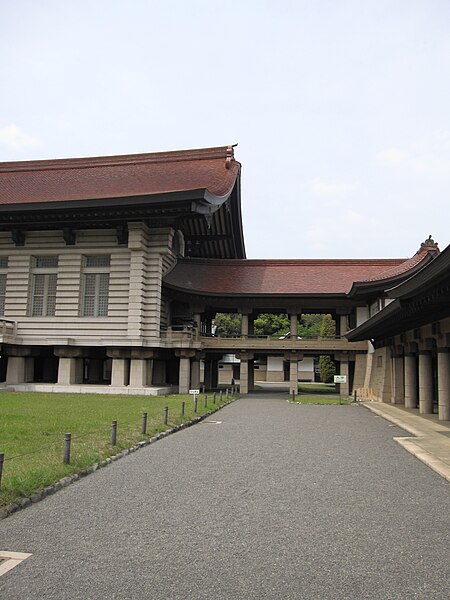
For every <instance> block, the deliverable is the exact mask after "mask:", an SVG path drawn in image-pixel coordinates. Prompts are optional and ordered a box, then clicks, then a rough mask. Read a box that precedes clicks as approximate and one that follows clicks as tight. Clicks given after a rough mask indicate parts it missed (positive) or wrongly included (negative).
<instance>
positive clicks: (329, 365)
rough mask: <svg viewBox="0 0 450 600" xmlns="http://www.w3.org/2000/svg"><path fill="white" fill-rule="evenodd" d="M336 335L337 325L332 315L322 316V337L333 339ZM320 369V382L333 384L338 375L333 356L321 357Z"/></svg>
mask: <svg viewBox="0 0 450 600" xmlns="http://www.w3.org/2000/svg"><path fill="white" fill-rule="evenodd" d="M335 333H336V323H335V321H334V320H333V319H332V317H331V315H322V322H321V324H320V336H321V337H331V336H334V335H335ZM319 369H320V381H322V382H323V383H331V382H332V381H333V377H334V375H335V374H336V365H335V364H334V361H333V360H332V359H331V356H327V355H324V356H320V357H319Z"/></svg>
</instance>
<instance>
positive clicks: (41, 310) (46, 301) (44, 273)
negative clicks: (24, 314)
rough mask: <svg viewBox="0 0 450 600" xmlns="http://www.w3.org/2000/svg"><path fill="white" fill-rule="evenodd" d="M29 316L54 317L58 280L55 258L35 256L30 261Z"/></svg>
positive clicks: (56, 258) (56, 259) (56, 260)
mask: <svg viewBox="0 0 450 600" xmlns="http://www.w3.org/2000/svg"><path fill="white" fill-rule="evenodd" d="M32 269H33V271H32V288H31V311H30V312H31V316H32V317H54V316H55V309H56V285H57V278H58V257H57V256H35V257H33V261H32Z"/></svg>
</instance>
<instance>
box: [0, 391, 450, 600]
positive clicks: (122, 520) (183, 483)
mask: <svg viewBox="0 0 450 600" xmlns="http://www.w3.org/2000/svg"><path fill="white" fill-rule="evenodd" d="M405 435H408V434H407V433H406V432H405V431H402V430H401V429H400V428H399V427H397V426H396V425H394V424H393V423H390V422H389V421H387V420H385V419H382V418H380V417H379V416H378V415H376V414H373V413H371V412H369V411H368V410H366V409H365V408H363V407H362V406H305V405H297V404H289V403H287V402H286V401H285V400H284V399H282V398H281V397H276V395H270V396H267V395H264V396H260V397H258V396H248V397H246V398H243V399H241V400H239V401H238V402H235V403H234V404H231V405H229V406H227V407H226V408H225V409H223V410H222V411H219V412H218V413H216V414H215V415H214V416H213V417H210V418H209V419H207V420H206V421H204V422H203V423H201V424H198V425H196V426H194V427H191V428H189V429H186V430H183V431H181V432H179V433H177V434H175V435H172V436H169V437H167V438H165V439H163V440H161V441H160V442H158V443H156V444H154V445H151V446H147V447H146V448H144V449H142V450H140V451H139V452H136V453H134V454H131V455H130V456H127V457H126V458H124V459H122V460H120V461H118V462H115V463H113V464H112V465H111V466H109V467H107V468H105V469H101V470H99V471H97V472H96V473H94V474H93V475H91V476H89V477H86V478H84V479H82V480H81V481H79V482H77V483H75V484H74V485H72V486H69V487H68V488H65V489H63V490H62V491H61V492H58V493H57V494H55V495H53V496H50V497H48V498H46V499H45V500H44V501H43V502H40V503H39V504H36V505H33V506H31V507H30V508H28V509H26V510H24V511H20V512H18V513H15V514H14V515H12V516H11V517H9V518H8V519H5V520H3V521H1V522H0V550H8V551H12V552H25V553H27V552H30V553H32V556H31V557H30V558H28V559H26V560H24V561H23V562H22V563H20V564H19V566H17V567H16V568H14V569H12V570H11V571H9V572H8V573H6V575H4V576H3V577H0V598H2V599H3V598H5V600H6V599H8V600H37V599H39V600H41V599H58V600H66V599H67V600H69V599H70V600H77V599H82V600H86V599H88V600H109V599H120V600H138V599H147V598H158V599H167V600H178V599H180V600H181V599H183V600H184V599H208V600H222V599H223V600H225V599H226V600H235V599H236V600H237V599H245V600H247V599H257V600H269V599H270V600H273V599H278V598H282V599H288V600H291V599H292V600H294V599H295V600H299V599H300V600H302V599H305V600H335V599H336V600H338V599H339V600H341V599H352V600H353V599H355V600H364V599H374V600H375V599H376V600H380V599H383V600H384V599H388V600H397V599H398V600H400V599H401V600H409V599H413V598H414V599H423V600H438V599H439V600H444V599H445V600H447V598H448V589H449V587H450V574H449V558H448V550H449V548H448V533H449V520H448V519H449V509H450V486H449V483H448V482H447V481H446V480H445V479H444V478H442V477H440V476H438V475H437V474H436V473H435V472H433V471H432V470H431V469H429V468H428V467H426V466H425V465H424V464H422V463H421V462H420V461H418V460H416V459H415V458H414V457H413V456H411V455H410V454H408V453H407V452H405V451H404V449H403V448H402V447H401V446H400V445H399V444H397V443H396V442H395V441H393V437H394V436H395V437H402V436H405ZM444 437H445V436H444Z"/></svg>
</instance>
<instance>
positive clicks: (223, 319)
mask: <svg viewBox="0 0 450 600" xmlns="http://www.w3.org/2000/svg"><path fill="white" fill-rule="evenodd" d="M241 320H242V319H241V315H239V314H237V313H217V314H216V316H215V317H214V325H216V326H217V330H216V335H221V336H223V337H236V336H238V335H241Z"/></svg>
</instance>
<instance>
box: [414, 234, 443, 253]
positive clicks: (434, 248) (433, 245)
mask: <svg viewBox="0 0 450 600" xmlns="http://www.w3.org/2000/svg"><path fill="white" fill-rule="evenodd" d="M423 250H425V251H426V252H432V253H436V254H439V253H440V250H439V246H438V243H437V242H435V241H434V240H433V238H432V237H431V233H430V235H429V236H428V237H427V239H426V240H425V241H424V242H422V243H421V244H420V248H419V252H421V251H423Z"/></svg>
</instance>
